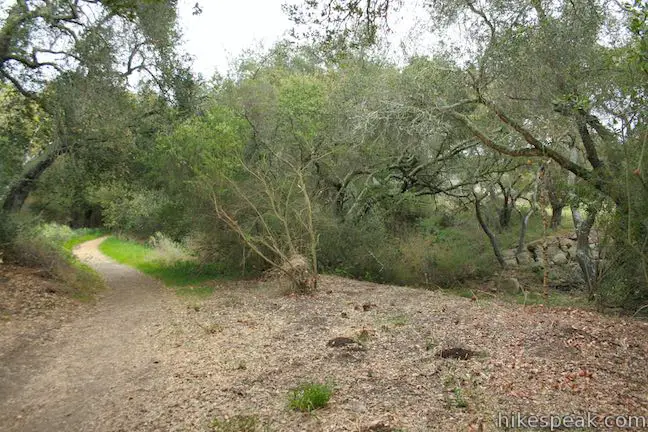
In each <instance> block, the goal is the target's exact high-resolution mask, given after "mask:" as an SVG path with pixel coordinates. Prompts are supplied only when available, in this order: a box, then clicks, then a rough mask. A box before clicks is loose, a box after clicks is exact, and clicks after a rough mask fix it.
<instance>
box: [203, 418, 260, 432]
mask: <svg viewBox="0 0 648 432" xmlns="http://www.w3.org/2000/svg"><path fill="white" fill-rule="evenodd" d="M211 430H212V431H214V432H270V430H271V429H270V424H268V423H267V422H264V421H262V420H260V419H259V417H258V416H255V415H236V416H234V417H231V418H228V419H224V420H219V419H216V420H214V421H213V422H212V424H211Z"/></svg>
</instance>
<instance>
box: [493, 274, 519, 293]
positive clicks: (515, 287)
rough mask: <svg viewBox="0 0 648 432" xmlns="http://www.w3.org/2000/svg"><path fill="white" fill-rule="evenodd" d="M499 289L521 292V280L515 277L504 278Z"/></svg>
mask: <svg viewBox="0 0 648 432" xmlns="http://www.w3.org/2000/svg"><path fill="white" fill-rule="evenodd" d="M498 289H499V290H500V291H504V292H508V293H511V294H517V293H519V292H520V282H519V281H518V280H517V279H515V278H507V279H503V280H501V281H500V283H499V286H498Z"/></svg>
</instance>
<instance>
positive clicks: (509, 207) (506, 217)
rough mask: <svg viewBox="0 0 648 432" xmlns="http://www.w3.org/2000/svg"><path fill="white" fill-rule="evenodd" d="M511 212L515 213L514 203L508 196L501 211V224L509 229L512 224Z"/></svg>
mask: <svg viewBox="0 0 648 432" xmlns="http://www.w3.org/2000/svg"><path fill="white" fill-rule="evenodd" d="M511 213H513V204H512V203H511V199H510V197H508V196H505V197H504V205H503V206H502V208H501V209H500V212H499V225H500V228H501V229H503V230H504V229H507V228H508V227H510V226H511Z"/></svg>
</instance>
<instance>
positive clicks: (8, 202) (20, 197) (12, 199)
mask: <svg viewBox="0 0 648 432" xmlns="http://www.w3.org/2000/svg"><path fill="white" fill-rule="evenodd" d="M58 155H59V153H56V152H52V153H48V154H47V155H44V156H41V158H40V159H38V160H36V161H34V163H33V164H31V165H30V166H28V168H27V169H26V170H25V172H24V173H23V175H22V177H21V178H20V179H19V180H17V181H16V182H15V183H14V184H13V185H12V186H11V187H10V188H9V192H7V196H6V197H5V199H4V202H3V203H2V209H3V210H5V211H11V212H17V211H19V210H20V209H21V208H22V206H23V204H24V203H25V200H26V199H27V196H28V195H29V193H30V192H31V191H32V189H33V188H34V186H35V185H36V180H38V178H39V177H40V176H41V174H43V173H44V172H45V170H47V168H49V167H50V166H52V164H53V163H54V162H55V161H56V158H57V157H58Z"/></svg>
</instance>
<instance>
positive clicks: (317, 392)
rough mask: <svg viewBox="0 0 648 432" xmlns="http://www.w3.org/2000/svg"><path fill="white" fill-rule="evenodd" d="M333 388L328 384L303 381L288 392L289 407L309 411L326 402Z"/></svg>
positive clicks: (322, 405) (320, 406)
mask: <svg viewBox="0 0 648 432" xmlns="http://www.w3.org/2000/svg"><path fill="white" fill-rule="evenodd" d="M332 394H333V388H332V387H331V386H330V385H328V384H317V383H305V384H301V385H299V386H298V387H297V388H296V389H294V390H293V391H292V393H291V394H290V402H289V406H290V409H294V410H298V411H302V412H311V411H314V410H316V409H318V408H323V407H325V406H326V404H328V401H329V399H330V398H331V395H332Z"/></svg>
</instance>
